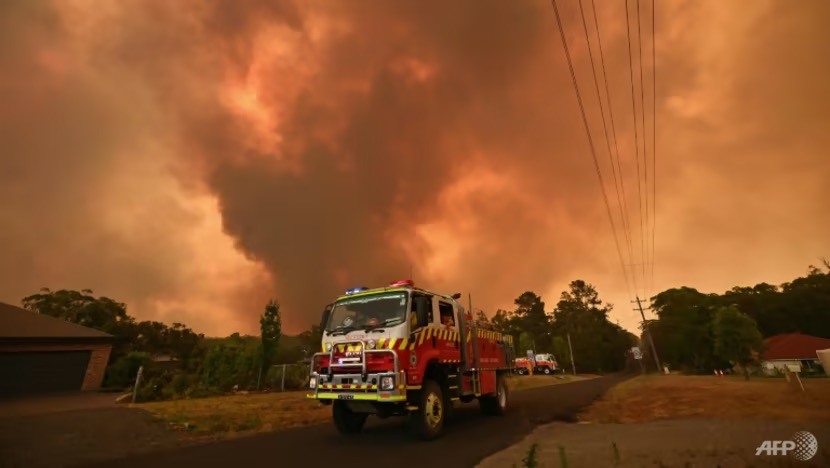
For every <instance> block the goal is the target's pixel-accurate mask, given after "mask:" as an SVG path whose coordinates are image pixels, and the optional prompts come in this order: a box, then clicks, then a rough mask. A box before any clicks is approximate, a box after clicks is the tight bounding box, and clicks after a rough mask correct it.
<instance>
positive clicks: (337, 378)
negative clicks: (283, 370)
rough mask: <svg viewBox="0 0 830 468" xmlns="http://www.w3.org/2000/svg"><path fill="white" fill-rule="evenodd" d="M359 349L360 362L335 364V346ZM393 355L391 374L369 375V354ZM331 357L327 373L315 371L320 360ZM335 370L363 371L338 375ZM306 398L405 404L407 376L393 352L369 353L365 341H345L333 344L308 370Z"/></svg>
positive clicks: (315, 357) (370, 351) (318, 355)
mask: <svg viewBox="0 0 830 468" xmlns="http://www.w3.org/2000/svg"><path fill="white" fill-rule="evenodd" d="M349 345H359V346H360V351H361V353H360V362H359V363H356V362H350V363H339V364H337V365H335V363H334V349H335V347H336V346H349ZM381 353H390V354H392V358H393V361H394V369H393V370H392V371H384V372H376V373H373V374H370V373H369V371H368V369H367V365H366V355H367V354H381ZM321 356H328V358H329V365H328V369H327V371H326V372H325V373H319V372H317V371H316V370H315V368H314V367H315V361H316V359H317V358H318V357H321ZM334 367H341V368H342V367H345V368H350V367H351V368H360V373H359V374H358V373H344V374H335V373H334V370H333V368H334ZM389 378H391V384H389V385H384V380H385V379H389ZM306 398H308V399H313V400H360V401H377V402H402V401H406V374H405V372H404V371H403V370H401V368H400V363H399V361H398V354H397V353H396V352H395V351H394V350H391V349H366V344H365V343H363V342H362V341H343V342H339V343H332V346H331V349H330V350H329V351H328V352H320V353H315V354H314V355H313V356H312V357H311V365H310V366H309V393H307V394H306Z"/></svg>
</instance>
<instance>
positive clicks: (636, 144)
mask: <svg viewBox="0 0 830 468" xmlns="http://www.w3.org/2000/svg"><path fill="white" fill-rule="evenodd" d="M629 12H630V10H629V8H628V0H625V27H626V38H627V39H628V71H629V76H630V79H631V116H632V123H633V124H634V160H635V161H636V169H637V198H638V200H639V207H640V252H641V254H642V263H641V266H642V268H643V283H645V264H646V258H645V256H646V241H645V239H646V237H645V228H644V223H643V190H642V183H641V182H640V173H641V171H640V139H639V131H638V129H637V98H636V97H635V96H634V61H633V58H632V56H633V52H632V50H631V22H630V19H629V16H630V13H629ZM632 267H633V265H632ZM643 286H644V287H645V285H643Z"/></svg>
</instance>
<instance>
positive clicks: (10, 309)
mask: <svg viewBox="0 0 830 468" xmlns="http://www.w3.org/2000/svg"><path fill="white" fill-rule="evenodd" d="M0 324H1V325H2V326H0V339H21V338H22V339H38V338H39V339H52V338H54V339H67V338H70V339H82V338H95V339H101V338H115V337H114V336H112V335H110V334H108V333H104V332H102V331H100V330H96V329H94V328H89V327H84V326H83V325H78V324H75V323H72V322H67V321H66V320H62V319H59V318H55V317H50V316H48V315H44V314H40V313H38V312H32V311H30V310H26V309H23V308H20V307H16V306H13V305H11V304H6V303H4V302H0Z"/></svg>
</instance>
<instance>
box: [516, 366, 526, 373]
mask: <svg viewBox="0 0 830 468" xmlns="http://www.w3.org/2000/svg"><path fill="white" fill-rule="evenodd" d="M517 372H518V374H519V375H527V369H526V368H524V367H520V368H519V370H518V371H517Z"/></svg>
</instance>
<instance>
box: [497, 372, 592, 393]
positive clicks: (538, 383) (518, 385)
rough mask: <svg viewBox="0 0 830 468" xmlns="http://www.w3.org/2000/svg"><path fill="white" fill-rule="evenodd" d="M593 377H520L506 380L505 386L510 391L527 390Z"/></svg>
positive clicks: (559, 375)
mask: <svg viewBox="0 0 830 468" xmlns="http://www.w3.org/2000/svg"><path fill="white" fill-rule="evenodd" d="M591 378H594V376H582V375H578V376H573V375H561V374H558V375H520V376H515V377H511V378H509V379H507V385H508V387H509V388H510V389H511V390H525V389H528V388H536V387H546V386H548V385H557V384H563V383H568V382H576V381H577V380H585V379H591Z"/></svg>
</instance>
